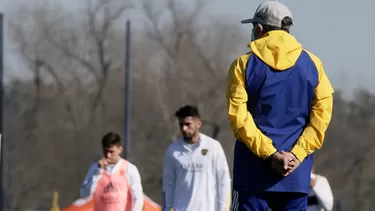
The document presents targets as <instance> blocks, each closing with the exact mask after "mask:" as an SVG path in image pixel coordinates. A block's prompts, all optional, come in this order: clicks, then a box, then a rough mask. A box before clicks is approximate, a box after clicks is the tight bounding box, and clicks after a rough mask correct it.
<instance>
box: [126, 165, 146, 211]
mask: <svg viewBox="0 0 375 211" xmlns="http://www.w3.org/2000/svg"><path fill="white" fill-rule="evenodd" d="M128 165H129V167H128V168H129V169H128V170H129V185H130V189H131V193H132V199H133V208H132V211H142V209H143V204H144V200H143V188H142V182H141V175H140V174H139V171H138V168H137V167H136V166H135V165H133V164H130V163H129V164H128Z"/></svg>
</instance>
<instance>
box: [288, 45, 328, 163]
mask: <svg viewBox="0 0 375 211" xmlns="http://www.w3.org/2000/svg"><path fill="white" fill-rule="evenodd" d="M308 53H309V52H308ZM309 55H310V57H311V58H312V60H313V61H314V63H315V65H316V67H317V69H318V77H319V79H318V84H317V86H316V87H315V90H314V99H313V104H312V110H311V113H310V122H309V124H308V125H307V126H306V127H305V129H304V131H303V133H302V135H301V136H300V137H299V139H298V140H297V143H296V144H295V145H294V146H293V148H292V150H291V152H292V153H293V154H294V155H295V156H296V157H297V158H298V160H299V161H301V162H302V161H303V160H304V159H305V158H306V157H307V156H308V155H310V154H311V153H313V152H314V151H315V150H317V149H320V148H321V147H322V145H323V141H324V137H325V132H326V130H327V128H328V125H329V123H330V121H331V118H332V109H333V93H334V90H333V88H332V85H331V83H330V81H329V79H328V77H327V75H326V74H325V72H324V69H323V65H322V62H321V61H320V59H319V58H318V57H316V56H314V55H313V54H311V53H309Z"/></svg>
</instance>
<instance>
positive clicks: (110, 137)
mask: <svg viewBox="0 0 375 211" xmlns="http://www.w3.org/2000/svg"><path fill="white" fill-rule="evenodd" d="M114 145H115V146H121V137H120V136H119V135H118V134H117V133H113V132H110V133H107V134H105V135H104V136H103V139H102V146H103V147H104V148H110V147H112V146H114Z"/></svg>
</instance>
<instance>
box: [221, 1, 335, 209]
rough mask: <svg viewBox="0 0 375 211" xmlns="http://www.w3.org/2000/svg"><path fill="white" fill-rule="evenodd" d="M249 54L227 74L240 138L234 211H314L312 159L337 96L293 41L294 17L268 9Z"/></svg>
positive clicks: (261, 12) (274, 6)
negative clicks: (309, 206) (309, 199)
mask: <svg viewBox="0 0 375 211" xmlns="http://www.w3.org/2000/svg"><path fill="white" fill-rule="evenodd" d="M242 23H251V24H252V25H253V30H252V36H251V37H252V38H251V42H250V44H249V48H250V52H248V53H246V54H244V55H242V56H240V57H239V58H237V59H236V60H235V61H234V62H233V63H232V65H231V67H230V69H229V73H228V86H227V103H228V115H229V120H230V123H231V127H232V130H233V133H234V135H235V137H236V138H237V141H236V144H235V150H234V165H233V168H234V169H233V189H234V191H233V196H232V200H233V210H245V211H250V210H251V211H253V210H254V211H263V210H268V209H269V208H271V209H272V210H274V211H286V210H287V211H292V210H296V211H297V210H298V211H301V210H306V209H307V195H308V193H309V192H310V171H311V166H312V163H313V155H312V154H313V152H314V151H315V150H317V149H320V148H321V147H322V145H323V140H324V136H325V132H326V130H327V127H328V125H329V122H330V120H331V115H332V104H333V97H332V94H333V92H334V91H333V88H332V86H331V84H330V82H329V80H328V78H327V76H326V74H325V72H324V70H323V65H322V62H321V61H320V59H319V58H318V57H316V56H315V55H313V54H312V53H310V52H308V51H306V50H304V49H303V48H302V45H301V44H300V43H299V42H298V41H297V40H296V38H295V37H294V36H292V35H291V34H290V33H289V32H290V28H291V26H292V25H293V19H292V13H291V12H290V10H289V9H288V8H287V7H286V6H285V5H284V4H282V3H280V2H278V1H264V2H263V3H262V4H260V5H259V7H258V8H257V10H256V12H255V14H254V16H253V19H247V20H243V21H242Z"/></svg>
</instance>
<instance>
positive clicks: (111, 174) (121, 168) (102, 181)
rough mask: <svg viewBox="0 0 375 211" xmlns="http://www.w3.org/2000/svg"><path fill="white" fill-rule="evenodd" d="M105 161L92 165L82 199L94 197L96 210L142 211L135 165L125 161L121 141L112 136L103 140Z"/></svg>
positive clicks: (106, 136) (82, 191)
mask: <svg viewBox="0 0 375 211" xmlns="http://www.w3.org/2000/svg"><path fill="white" fill-rule="evenodd" d="M102 148H103V158H102V159H100V160H99V161H98V162H95V163H94V164H92V165H91V166H90V169H89V171H88V173H87V176H86V178H85V180H84V182H83V184H82V187H81V198H86V197H93V199H94V211H124V210H125V211H142V209H143V189H142V184H141V177H140V175H139V172H138V169H137V167H136V166H135V165H133V164H131V163H130V162H129V161H127V160H125V159H123V158H121V153H122V151H123V148H122V144H121V138H120V136H119V135H117V134H116V133H108V134H106V135H105V136H104V137H103V139H102Z"/></svg>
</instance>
